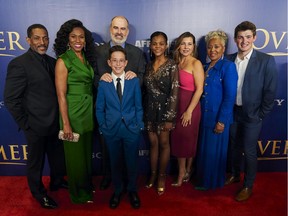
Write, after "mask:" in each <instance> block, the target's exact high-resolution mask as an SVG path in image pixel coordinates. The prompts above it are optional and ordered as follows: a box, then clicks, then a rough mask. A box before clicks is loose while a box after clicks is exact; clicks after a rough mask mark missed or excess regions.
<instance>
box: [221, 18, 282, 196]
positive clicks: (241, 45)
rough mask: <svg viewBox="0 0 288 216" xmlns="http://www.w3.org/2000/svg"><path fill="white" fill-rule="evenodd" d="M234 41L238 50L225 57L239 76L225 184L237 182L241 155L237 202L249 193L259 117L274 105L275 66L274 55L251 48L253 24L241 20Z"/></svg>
mask: <svg viewBox="0 0 288 216" xmlns="http://www.w3.org/2000/svg"><path fill="white" fill-rule="evenodd" d="M234 40H235V43H236V45H237V47H238V52H237V53H234V54H232V55H230V56H228V58H230V60H232V61H234V62H235V64H236V66H237V72H238V77H239V78H238V85H237V98H236V104H235V106H234V123H233V124H232V125H231V127H230V145H231V150H232V153H230V154H231V155H232V159H231V160H232V175H231V176H228V177H227V179H226V182H225V184H226V185H227V184H231V183H234V182H239V181H240V167H241V166H240V165H241V160H242V157H244V160H245V163H244V164H245V166H244V184H243V188H242V189H241V190H240V191H239V193H238V194H237V195H236V197H235V199H236V200H237V201H244V200H247V199H249V197H250V196H251V194H252V188H253V184H254V181H255V177H256V172H257V141H258V137H259V134H260V131H261V128H262V120H263V119H264V117H265V116H266V115H267V114H268V113H269V112H270V111H271V110H272V108H273V104H274V98H275V93H276V87H277V67H276V63H275V60H274V58H273V56H270V55H267V54H265V53H262V52H259V51H256V50H254V49H253V43H254V41H255V40H256V26H255V25H254V24H253V23H251V22H249V21H244V22H242V23H240V24H239V25H238V26H237V27H236V28H235V32H234ZM243 153H244V154H243ZM228 166H229V164H228Z"/></svg>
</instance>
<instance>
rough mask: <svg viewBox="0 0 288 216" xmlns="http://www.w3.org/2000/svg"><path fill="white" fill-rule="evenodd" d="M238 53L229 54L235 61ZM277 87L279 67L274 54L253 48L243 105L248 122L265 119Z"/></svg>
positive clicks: (246, 76)
mask: <svg viewBox="0 0 288 216" xmlns="http://www.w3.org/2000/svg"><path fill="white" fill-rule="evenodd" d="M236 57H237V53H234V54H232V55H229V56H227V58H228V59H230V60H232V61H235V59H236ZM276 88H277V67H276V63H275V60H274V57H273V56H270V55H267V54H265V53H262V52H259V51H257V50H253V53H252V55H251V58H250V60H249V62H248V65H247V68H246V72H245V77H244V82H243V87H242V103H243V104H242V107H243V111H244V113H245V114H246V118H247V121H248V122H257V121H259V120H260V119H263V118H264V117H265V116H266V115H267V114H268V113H269V112H270V111H271V110H272V108H273V105H274V98H275V93H276Z"/></svg>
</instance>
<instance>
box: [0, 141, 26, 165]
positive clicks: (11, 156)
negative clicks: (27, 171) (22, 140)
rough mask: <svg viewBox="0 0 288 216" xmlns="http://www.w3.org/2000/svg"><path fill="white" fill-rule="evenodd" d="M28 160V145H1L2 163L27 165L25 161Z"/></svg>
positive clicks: (0, 161)
mask: <svg viewBox="0 0 288 216" xmlns="http://www.w3.org/2000/svg"><path fill="white" fill-rule="evenodd" d="M26 160H27V145H18V144H10V145H5V146H3V145H1V146H0V165H1V164H6V165H26V163H24V162H23V161H26Z"/></svg>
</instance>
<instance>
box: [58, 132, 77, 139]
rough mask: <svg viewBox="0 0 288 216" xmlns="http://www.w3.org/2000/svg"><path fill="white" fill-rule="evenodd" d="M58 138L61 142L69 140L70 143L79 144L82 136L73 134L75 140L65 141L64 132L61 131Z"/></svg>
mask: <svg viewBox="0 0 288 216" xmlns="http://www.w3.org/2000/svg"><path fill="white" fill-rule="evenodd" d="M58 138H59V139H60V140H67V141H70V142H78V141H79V138H80V134H78V133H74V132H73V140H68V139H64V132H63V130H60V131H59V134H58Z"/></svg>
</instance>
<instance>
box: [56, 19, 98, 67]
mask: <svg viewBox="0 0 288 216" xmlns="http://www.w3.org/2000/svg"><path fill="white" fill-rule="evenodd" d="M77 27H79V28H82V29H83V30H84V33H85V42H86V46H85V49H84V50H83V52H84V54H85V57H86V59H87V61H88V62H89V64H90V65H91V66H92V67H93V68H94V67H95V65H96V59H95V56H96V55H95V43H94V39H93V37H92V33H91V32H90V31H89V30H88V29H86V27H85V26H84V25H83V23H82V22H81V21H79V20H76V19H71V20H68V21H66V22H65V23H64V24H63V25H61V27H60V29H59V31H58V32H57V34H56V38H55V43H54V45H53V49H54V52H55V54H56V57H57V58H58V57H59V56H60V55H61V54H63V53H65V52H66V50H67V49H68V46H67V44H68V42H69V34H70V33H71V32H72V31H73V29H74V28H77Z"/></svg>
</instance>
